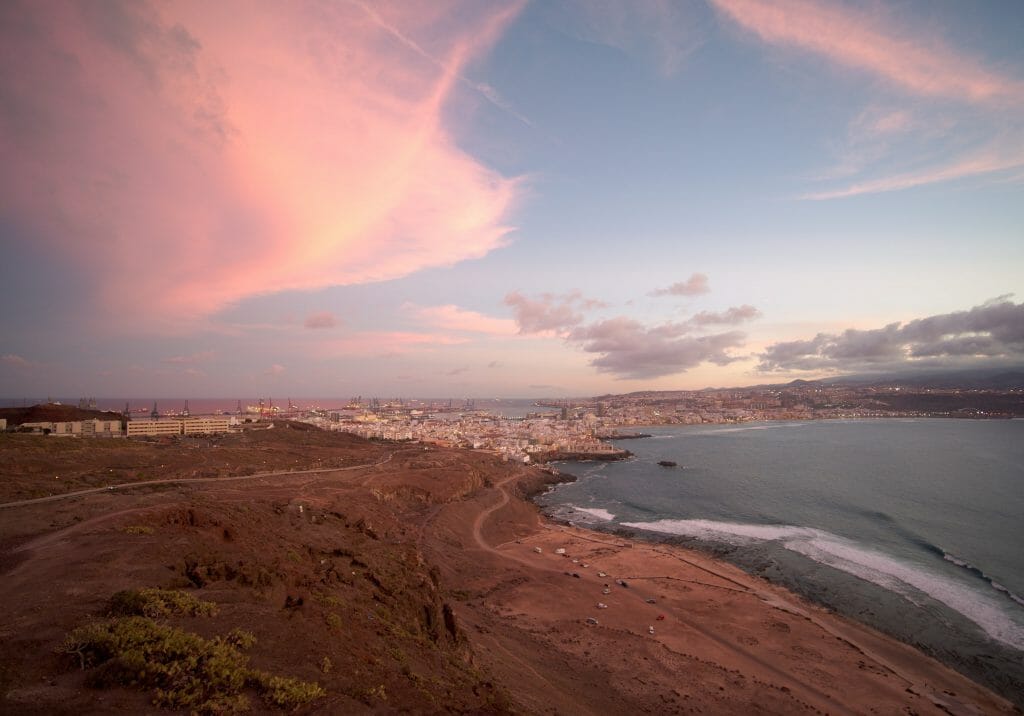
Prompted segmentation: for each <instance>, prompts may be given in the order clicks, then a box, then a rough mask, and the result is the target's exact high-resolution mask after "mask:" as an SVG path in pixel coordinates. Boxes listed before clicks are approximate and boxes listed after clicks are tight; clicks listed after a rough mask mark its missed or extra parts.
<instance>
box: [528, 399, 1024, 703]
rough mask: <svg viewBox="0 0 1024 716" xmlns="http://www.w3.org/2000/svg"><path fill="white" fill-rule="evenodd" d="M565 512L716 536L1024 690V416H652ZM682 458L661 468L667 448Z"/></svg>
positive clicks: (837, 602)
mask: <svg viewBox="0 0 1024 716" xmlns="http://www.w3.org/2000/svg"><path fill="white" fill-rule="evenodd" d="M645 432H650V433H651V434H652V437H650V438H645V439H636V440H629V441H622V442H620V443H618V445H619V447H624V448H627V449H629V450H631V451H632V452H633V453H634V457H633V458H631V459H629V460H627V461H623V462H615V463H566V464H560V465H559V466H558V467H559V468H560V469H561V470H563V471H565V472H570V473H572V474H574V475H576V476H578V477H579V478H580V479H579V480H578V481H577V482H574V483H568V484H563V485H560V486H558V487H557V488H556V489H554V490H552V491H551V492H549V493H547V494H546V495H543V496H541V497H539V498H538V502H539V503H540V504H541V506H542V507H543V508H544V509H545V511H546V512H547V513H548V514H550V515H551V516H552V517H555V518H556V519H561V520H566V521H570V522H574V523H576V524H579V525H580V526H586V527H591V528H596V529H605V530H616V531H623V530H626V531H629V532H632V533H635V534H636V535H637V536H640V537H647V538H650V539H661V540H670V541H674V542H678V543H682V544H685V545H687V546H690V547H696V548H699V549H703V550H705V551H709V552H711V553H713V554H715V555H716V556H719V557H722V558H724V559H727V560H729V561H731V562H734V563H735V564H737V565H739V566H740V567H742V568H744V569H746V570H748V571H750V572H752V573H754V574H759V575H762V576H764V577H766V578H768V579H770V580H771V581H773V582H776V583H779V584H782V585H784V586H786V587H788V588H790V589H792V590H793V591H796V592H798V593H800V594H802V595H804V596H806V597H808V598H810V599H812V600H814V601H816V602H818V603H820V604H823V605H824V606H827V607H829V608H832V609H834V610H836V611H838V612H840V613H842V614H844V615H846V616H849V617H852V618H855V619H858V620H860V621H863V622H866V623H868V624H870V625H872V626H874V627H876V628H878V629H880V630H882V631H885V632H887V633H889V634H891V635H893V636H895V637H897V638H899V639H901V640H903V641H905V642H907V643H910V644H913V645H915V646H917V647H918V648H920V649H921V650H923V651H925V652H926V653H929V654H931V655H933V656H935V657H936V658H938V659H940V660H941V661H944V662H945V663H947V664H949V665H950V666H953V667H954V668H956V669H958V670H960V671H962V672H963V673H965V674H967V675H968V676H970V677H972V678H974V679H976V680H978V681H980V682H982V683H984V684H986V685H988V686H990V687H991V688H993V690H995V691H997V692H1000V693H1002V694H1004V695H1005V696H1007V697H1009V698H1011V699H1012V700H1013V701H1015V702H1016V703H1018V704H1021V703H1024V420H940V419H919V420H918V419H892V420H888V419H886V420H848V421H820V422H767V423H746V424H740V425H716V426H679V427H667V428H652V429H649V430H645ZM663 460H664V461H673V462H676V463H677V466H676V467H662V466H660V465H658V462H659V461H663Z"/></svg>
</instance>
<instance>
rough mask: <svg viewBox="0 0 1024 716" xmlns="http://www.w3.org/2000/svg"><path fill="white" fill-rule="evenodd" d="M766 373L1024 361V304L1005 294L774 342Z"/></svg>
mask: <svg viewBox="0 0 1024 716" xmlns="http://www.w3.org/2000/svg"><path fill="white" fill-rule="evenodd" d="M760 359H761V361H760V364H759V366H758V369H759V370H761V371H763V372H785V371H819V372H821V371H825V372H829V373H844V372H860V371H883V370H884V371H893V370H900V369H907V368H920V367H929V368H941V367H946V368H961V367H988V366H997V365H1022V364H1024V303H1013V302H1012V301H1011V300H1009V297H1008V296H1001V297H999V298H996V299H993V300H992V301H989V302H987V303H985V304H982V305H980V306H975V307H974V308H971V309H969V310H966V311H956V312H953V313H945V314H939V315H935V316H928V317H927V318H919V319H915V320H912V321H908V322H906V323H900V322H895V323H890V324H888V325H886V326H883V327H881V328H874V329H867V330H862V329H852V328H851V329H847V330H845V331H843V332H842V333H819V334H817V335H816V336H814V337H813V338H809V339H804V340H795V341H783V342H779V343H774V344H772V345H770V346H768V348H767V349H766V350H765V351H764V353H762V354H761V355H760Z"/></svg>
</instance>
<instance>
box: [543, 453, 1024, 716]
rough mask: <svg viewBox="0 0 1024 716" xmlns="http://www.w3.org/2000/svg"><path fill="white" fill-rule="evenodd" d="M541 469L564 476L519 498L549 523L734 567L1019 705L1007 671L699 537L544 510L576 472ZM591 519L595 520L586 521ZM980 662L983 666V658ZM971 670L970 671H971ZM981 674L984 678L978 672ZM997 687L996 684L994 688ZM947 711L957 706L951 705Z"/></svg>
mask: <svg viewBox="0 0 1024 716" xmlns="http://www.w3.org/2000/svg"><path fill="white" fill-rule="evenodd" d="M545 469H546V470H552V469H553V470H556V474H555V475H553V476H552V477H559V476H561V477H565V478H567V479H560V480H559V479H553V480H550V481H547V482H546V483H545V484H544V485H543V486H542V487H538V488H537V489H533V490H532V491H530V492H529V493H528V494H526V495H524V499H526V500H527V501H528V502H530V503H531V504H532V505H534V506H535V508H536V509H537V510H538V512H539V514H540V519H541V520H543V522H544V523H546V524H547V525H549V526H550V527H554V528H559V529H564V530H571V531H575V532H581V533H585V534H587V535H590V536H591V538H592V539H600V538H603V539H609V538H610V539H616V540H620V541H623V542H629V543H637V544H641V545H645V546H647V547H648V548H650V549H652V550H655V551H657V550H658V549H659V548H660V549H667V550H669V551H678V552H681V553H683V554H684V555H685V556H687V557H689V558H691V559H692V558H699V560H700V561H704V562H706V563H711V564H714V565H718V566H721V567H728V568H730V569H735V570H739V571H740V572H741V573H742V574H744V575H746V576H747V577H748V578H749V579H751V580H757V582H758V583H763V584H764V585H769V586H770V588H771V589H772V590H780V591H781V592H783V593H784V594H785V595H788V597H789V598H790V599H792V600H796V601H797V602H800V603H803V604H804V605H805V606H810V607H812V608H813V609H816V610H821V611H823V612H825V613H827V614H828V615H829V616H830V617H832V618H835V619H839V620H845V621H847V622H849V623H850V624H853V625H856V626H857V627H859V628H860V629H864V630H868V631H869V632H871V633H872V634H874V636H875V637H876V638H880V639H886V640H891V641H892V642H894V643H896V644H900V645H902V646H904V647H906V648H908V649H911V650H912V652H913V653H914V654H916V655H918V656H919V657H920V658H921V659H925V660H931V661H934V662H935V663H937V664H941V665H942V667H943V668H946V669H949V670H950V671H951V672H952V673H955V674H957V675H958V676H959V677H961V678H963V679H966V680H967V681H969V682H970V683H971V684H974V685H976V686H978V687H979V688H982V689H985V690H986V691H989V692H990V693H992V694H993V695H996V696H997V697H998V698H1000V699H1006V700H1007V703H1013V704H1015V708H1016V709H1017V710H1018V712H1019V710H1020V709H1024V692H1022V691H1021V689H1020V685H1019V684H1016V685H1014V684H1013V682H1012V681H1011V682H1009V683H1007V682H1006V678H1012V677H1004V678H999V677H1000V676H1001V675H1002V674H1001V672H998V671H996V672H995V673H988V674H986V673H985V672H984V671H979V670H978V668H977V664H974V665H973V666H974V667H975V668H973V669H972V663H971V661H970V659H969V658H968V656H966V655H958V654H956V653H955V652H951V654H952V656H950V654H947V659H946V660H943V659H940V658H938V656H936V655H934V654H932V653H929V652H928V651H926V650H925V649H924V647H923V646H922V645H921V644H916V643H913V642H911V641H910V640H909V639H904V638H900V636H899V635H898V634H896V633H892V632H891V631H890V630H888V629H886V628H885V621H884V620H880V619H876V623H872V622H871V621H870V620H868V619H865V618H863V617H862V616H860V615H858V614H854V613H849V612H848V611H844V610H841V609H837V608H836V607H835V606H833V605H830V604H828V603H827V602H826V601H824V600H821V599H815V598H814V596H813V595H812V594H808V593H806V592H803V591H801V590H799V588H798V587H797V586H795V585H793V584H787V583H786V581H785V580H772V579H769V578H767V577H766V576H764V575H761V574H758V573H757V572H756V571H755V570H754V568H753V566H752V565H749V564H744V563H743V562H742V560H735V561H734V560H730V559H728V557H726V556H724V555H723V554H721V553H719V552H718V551H717V550H716V549H715V548H714V547H712V546H710V545H706V544H704V543H702V542H700V541H699V540H688V539H684V538H681V537H678V536H673V535H668V534H660V533H656V532H648V531H645V530H640V529H635V528H630V527H622V526H619V525H615V524H614V523H612V522H608V523H607V525H604V524H601V520H602V519H603V518H601V517H600V516H598V515H595V514H594V513H592V512H588V511H586V510H585V509H583V508H580V507H577V506H573V507H572V509H573V510H574V511H576V512H579V513H582V514H583V515H586V518H584V519H582V520H579V521H574V520H572V519H571V518H568V517H557V516H555V515H553V514H550V513H549V512H548V508H545V507H544V506H542V505H540V504H539V503H538V502H537V501H536V498H537V497H539V496H541V495H542V494H546V493H547V492H550V491H552V490H554V489H556V488H557V487H558V486H559V485H561V484H567V483H572V482H576V481H577V480H578V479H579V478H578V477H577V476H576V475H571V474H569V473H560V472H558V471H557V468H545ZM591 520H595V521H594V522H593V523H592V522H591ZM550 527H549V528H550ZM954 657H955V658H954ZM975 661H977V659H975ZM983 663H984V662H983ZM985 665H986V666H987V664H985ZM972 671H973V672H974V673H971V672H972ZM986 675H987V676H989V677H990V678H984V677H985V676H986ZM1000 687H1002V688H1000ZM997 689H999V690H998V691H997ZM953 713H958V712H957V711H955V710H954V711H953Z"/></svg>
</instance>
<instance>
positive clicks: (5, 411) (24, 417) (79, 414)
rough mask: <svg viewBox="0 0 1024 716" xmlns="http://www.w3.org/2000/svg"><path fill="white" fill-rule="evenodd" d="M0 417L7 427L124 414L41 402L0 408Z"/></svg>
mask: <svg viewBox="0 0 1024 716" xmlns="http://www.w3.org/2000/svg"><path fill="white" fill-rule="evenodd" d="M0 418H7V427H14V426H18V425H21V424H22V423H44V422H47V423H61V422H71V421H75V420H92V419H93V418H95V419H97V420H121V421H123V420H124V416H123V415H121V414H120V413H115V412H111V411H107V410H91V409H88V408H79V407H77V406H74V405H60V404H57V403H42V404H39V405H30V406H27V407H22V408H0Z"/></svg>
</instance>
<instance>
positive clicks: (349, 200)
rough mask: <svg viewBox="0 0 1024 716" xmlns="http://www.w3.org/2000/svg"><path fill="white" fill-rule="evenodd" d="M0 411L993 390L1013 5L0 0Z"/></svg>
mask: <svg viewBox="0 0 1024 716" xmlns="http://www.w3.org/2000/svg"><path fill="white" fill-rule="evenodd" d="M0 34H2V35H3V37H2V38H0V39H2V42H0V47H2V48H3V49H2V50H0V95H2V96H3V97H4V98H5V99H4V102H3V103H0V104H2V106H3V109H0V158H2V159H3V161H2V162H0V166H2V167H3V168H2V169H0V181H2V186H3V191H2V199H0V250H2V255H3V257H4V260H3V262H2V267H0V279H2V284H0V285H2V287H3V288H2V289H0V291H2V292H3V293H2V299H3V304H4V305H5V307H6V309H5V311H4V312H3V316H2V318H0V395H4V396H7V397H20V396H22V395H30V396H38V395H98V396H125V397H130V396H143V395H166V396H171V395H176V396H196V397H198V396H224V397H232V396H259V395H278V396H282V395H293V396H317V395H350V394H351V395H356V394H362V395H381V396H385V395H387V396H398V395H405V396H413V395H418V396H493V395H498V396H534V395H586V394H598V393H607V392H628V391H632V390H639V389H676V388H699V387H705V386H729V385H746V384H754V383H762V382H782V381H786V380H791V379H793V378H796V377H819V376H825V375H833V374H838V373H849V372H884V371H900V372H905V371H907V370H931V369H937V368H959V367H1012V366H1017V367H1019V366H1021V365H1022V364H1024V360H1022V356H1024V304H1022V303H1020V302H1019V298H1017V296H1019V294H1020V292H1021V290H1022V288H1024V286H1022V283H1024V278H1022V277H1024V270H1022V269H1024V186H1022V185H1024V46H1022V45H1021V43H1020V37H1022V36H1024V7H1022V6H1021V5H1020V4H1019V3H1016V2H1005V3H996V2H988V3H977V4H970V5H964V4H963V3H955V2H899V3H871V4H861V3H843V2H834V1H826V0H785V1H782V2H774V3H768V2H764V1H762V0H712V1H711V2H678V3H672V2H610V1H606V2H552V3H540V2H532V3H530V2H520V3H512V4H506V5H500V4H497V3H473V2H458V1H455V0H453V1H452V2H446V3H436V4H431V5H430V6H422V5H421V4H414V3H374V4H372V5H371V4H362V3H359V2H349V3H332V4H327V5H320V4H316V3H294V4H289V5H287V6H282V5H280V4H275V3H266V4H259V3H255V4H253V3H247V4H244V5H242V6H241V7H240V8H235V9H232V8H231V6H230V3H227V4H225V5H223V6H219V7H218V8H217V9H210V8H209V7H203V6H202V5H201V4H197V3H188V2H185V3H165V4H154V5H147V4H144V3H126V4H124V5H121V4H118V3H108V4H104V5H101V6H95V5H89V4H85V3H77V4H76V3H64V4H60V3H57V4H47V5H45V6H44V5H39V4H36V3H24V4H18V3H10V4H8V5H6V6H5V8H4V9H3V10H2V11H0Z"/></svg>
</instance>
